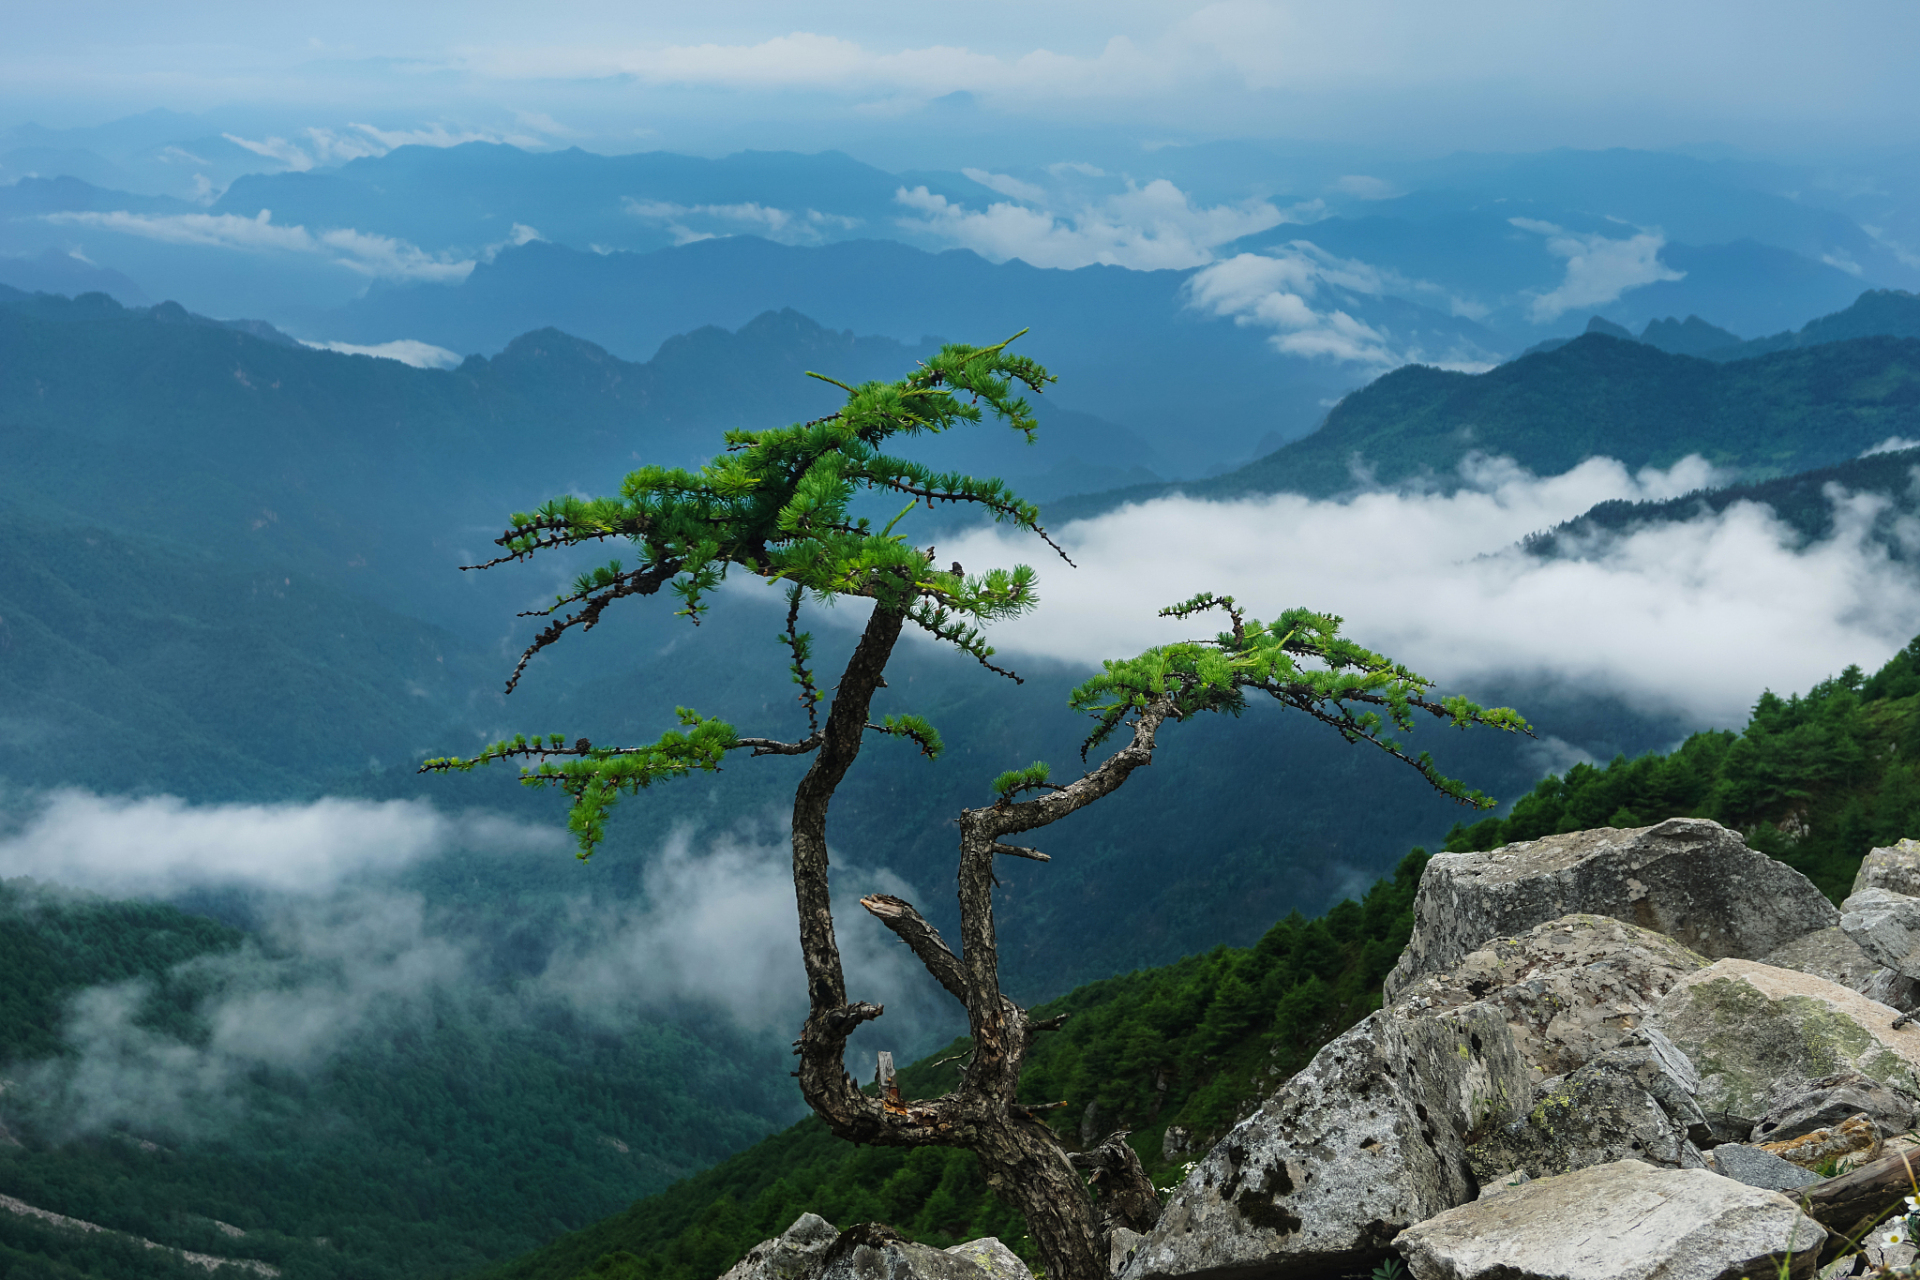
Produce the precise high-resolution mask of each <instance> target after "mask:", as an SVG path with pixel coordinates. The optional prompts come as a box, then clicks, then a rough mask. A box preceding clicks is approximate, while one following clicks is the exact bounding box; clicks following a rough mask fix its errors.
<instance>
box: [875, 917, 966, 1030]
mask: <svg viewBox="0 0 1920 1280" xmlns="http://www.w3.org/2000/svg"><path fill="white" fill-rule="evenodd" d="M860 905H861V906H863V907H865V908H866V909H867V910H868V911H869V912H870V913H871V914H872V915H873V917H874V919H876V920H878V921H879V922H880V923H881V924H883V925H885V926H887V928H889V929H891V930H892V931H893V934H894V936H895V937H897V938H899V939H900V941H902V942H904V943H906V944H907V946H908V948H909V949H910V950H912V952H913V954H914V955H916V956H918V957H920V963H921V964H924V965H925V966H927V972H928V973H931V974H932V975H933V976H934V980H935V981H937V982H938V983H939V984H940V985H941V986H943V987H945V988H946V989H947V990H948V991H950V992H951V993H952V994H953V998H954V999H956V1000H958V1001H959V1002H960V1003H961V1004H965V1003H966V1002H967V978H966V972H965V970H963V969H962V968H961V967H960V957H959V956H956V955H954V954H953V948H951V947H949V946H948V945H947V940H946V939H945V938H942V937H941V936H940V932H939V930H937V929H935V928H934V927H933V926H932V925H930V924H928V923H927V922H926V919H925V918H924V917H922V916H921V914H920V913H919V912H918V911H915V910H914V909H913V904H911V903H909V902H907V901H906V900H905V899H902V898H896V897H894V896H893V895H892V894H886V893H875V894H869V895H868V896H866V897H864V898H862V899H860Z"/></svg>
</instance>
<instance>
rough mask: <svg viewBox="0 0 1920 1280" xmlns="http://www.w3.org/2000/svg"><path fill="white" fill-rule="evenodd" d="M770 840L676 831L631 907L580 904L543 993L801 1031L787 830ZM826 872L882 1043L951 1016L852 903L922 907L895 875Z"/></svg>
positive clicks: (944, 997)
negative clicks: (897, 901) (879, 1021)
mask: <svg viewBox="0 0 1920 1280" xmlns="http://www.w3.org/2000/svg"><path fill="white" fill-rule="evenodd" d="M774 836H775V833H774V832H771V831H769V832H759V833H756V832H753V831H750V830H747V829H744V828H743V829H737V830H735V831H732V832H729V833H725V834H722V835H719V836H717V837H716V836H697V835H696V833H695V832H694V831H693V829H692V828H690V827H683V828H681V829H679V830H676V831H674V832H673V833H672V834H671V835H670V836H669V837H668V838H667V839H666V841H665V842H664V843H663V844H662V846H661V848H660V849H659V850H657V851H656V852H654V853H652V854H650V855H649V857H648V858H647V860H646V862H645V864H644V865H643V867H642V868H641V872H640V879H641V893H640V895H639V898H638V899H637V900H635V901H634V902H633V903H632V904H630V905H628V906H625V907H616V908H614V909H612V910H608V909H607V908H605V907H601V908H598V909H597V914H596V913H595V911H596V909H591V908H588V907H587V906H585V905H584V904H583V905H582V907H581V914H580V916H579V918H578V919H576V920H575V921H574V922H573V924H572V926H571V927H570V928H569V929H568V931H567V933H566V936H565V938H564V940H563V941H562V943H561V946H560V948H559V949H558V950H556V952H555V953H554V956H553V958H552V960H551V962H550V963H549V964H548V966H547V969H546V971H545V973H544V974H543V976H542V978H541V979H540V982H539V984H538V985H539V990H540V992H541V994H543V995H545V996H549V997H553V998H557V999H559V1000H562V1001H564V1002H566V1003H567V1004H569V1005H571V1006H573V1007H574V1008H576V1009H578V1010H580V1011H581V1012H584V1013H587V1014H589V1015H592V1016H594V1017H597V1018H601V1019H605V1020H607V1021H609V1022H611V1023H612V1024H614V1025H621V1024H622V1023H623V1022H624V1021H625V1020H627V1019H629V1018H630V1017H631V1016H632V1014H633V1013H634V1011H635V1010H647V1009H653V1010H657V1009H660V1008H663V1007H672V1006H675V1005H685V1004H693V1005H696V1006H704V1007H708V1008H714V1009H723V1010H725V1011H726V1012H727V1013H728V1014H729V1016H731V1017H732V1018H733V1019H734V1020H735V1021H737V1022H739V1023H740V1024H741V1025H742V1026H745V1027H749V1028H755V1029H767V1028H783V1027H787V1026H791V1025H796V1024H797V1023H798V1022H799V1021H800V1019H802V1018H804V1017H805V1016H806V1007H807V985H806V970H805V968H804V966H803V964H802V962H801V957H800V941H799V926H798V918H797V915H796V909H795V906H794V898H793V851H792V849H791V848H790V847H789V846H788V844H787V843H786V841H785V840H784V838H783V837H784V836H785V832H784V831H780V832H778V837H782V838H774ZM833 878H834V887H835V893H834V917H835V920H836V921H837V927H836V934H837V935H838V940H839V944H840V948H841V954H842V959H843V961H844V963H845V965H846V969H847V975H848V983H849V988H850V990H851V991H852V992H853V994H854V998H855V999H860V1000H870V1001H873V1002H874V1003H876V1004H883V1005H885V1006H886V1009H887V1015H886V1019H885V1025H886V1028H887V1034H888V1035H890V1036H896V1037H897V1036H903V1035H904V1036H908V1037H909V1038H911V1037H912V1036H914V1035H915V1034H916V1033H917V1032H918V1031H920V1030H921V1029H922V1028H923V1027H925V1026H926V1025H928V1020H929V1019H932V1020H935V1021H936V1022H937V1023H938V1024H940V1025H945V1024H948V1023H951V1022H953V1021H954V1019H955V1017H956V1015H957V1014H958V1013H959V1006H958V1005H957V1004H956V1003H955V1002H954V1001H953V998H952V997H951V996H949V995H948V994H947V993H946V992H945V991H943V990H941V989H940V988H938V987H937V986H935V985H934V982H933V979H932V978H931V977H929V976H928V975H927V972H926V970H925V969H924V968H922V966H921V965H920V962H919V961H918V960H916V959H914V958H913V955H912V953H911V952H909V951H908V950H907V949H906V947H905V946H904V945H902V944H901V943H900V941H899V940H898V939H897V938H895V937H894V936H893V935H892V934H891V933H889V932H887V930H886V929H885V928H884V927H883V926H882V925H881V924H880V923H879V922H878V921H877V920H874V919H872V918H871V917H870V916H868V914H867V913H866V911H865V910H863V909H862V908H861V907H860V906H859V903H858V899H859V898H860V897H861V896H862V895H863V894H868V893H890V894H894V895H896V896H898V897H902V898H905V899H907V900H908V901H910V902H914V903H916V904H917V905H920V906H922V907H926V906H927V905H928V904H927V902H926V900H925V899H924V898H922V897H921V896H920V895H919V894H917V893H916V891H915V890H914V888H913V886H911V885H909V884H908V883H907V882H906V881H904V880H902V879H901V878H900V877H899V876H897V875H895V874H894V873H893V872H891V871H888V870H886V869H885V868H865V867H860V866H857V865H853V864H849V863H848V862H846V861H845V860H844V859H843V858H842V857H840V856H839V855H838V854H836V856H835V858H834V868H833ZM909 1028H910V1029H909Z"/></svg>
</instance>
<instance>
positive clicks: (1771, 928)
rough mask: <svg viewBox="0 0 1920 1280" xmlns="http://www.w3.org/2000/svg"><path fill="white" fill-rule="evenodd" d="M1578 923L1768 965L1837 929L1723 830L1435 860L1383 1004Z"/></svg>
mask: <svg viewBox="0 0 1920 1280" xmlns="http://www.w3.org/2000/svg"><path fill="white" fill-rule="evenodd" d="M1574 913H1579V914H1584V915H1601V916H1611V917H1613V918H1614V919H1616V920H1624V921H1627V922H1628V923H1630V924H1636V925H1639V926H1640V927H1642V928H1645V929H1651V930H1653V931H1654V932H1656V933H1662V934H1665V935H1667V936H1668V937H1670V938H1673V939H1675V940H1676V941H1678V942H1680V943H1682V944H1684V945H1685V946H1687V947H1689V948H1691V949H1692V950H1694V951H1697V952H1699V953H1700V954H1701V955H1703V956H1706V957H1707V958H1709V959H1719V958H1721V957H1726V956H1737V957H1742V958H1752V957H1758V956H1764V955H1767V954H1770V953H1771V952H1773V951H1775V950H1777V949H1778V948H1780V947H1781V946H1783V945H1785V944H1786V943H1788V942H1791V941H1792V940H1794V939H1795V938H1798V937H1801V936H1803V935H1805V934H1809V933H1812V932H1814V931H1815V930H1818V929H1825V928H1829V927H1831V926H1832V925H1834V924H1836V923H1838V921H1839V913H1838V912H1836V911H1835V910H1834V908H1833V904H1832V903H1830V902H1828V901H1827V900H1826V898H1825V897H1824V896H1822V895H1821V893H1820V891H1819V890H1818V889H1816V888H1814V887H1813V884H1812V882H1811V881H1809V880H1808V879H1807V878H1806V877H1805V876H1803V875H1801V874H1800V873H1799V872H1797V871H1795V870H1793V868H1791V867H1789V866H1787V865H1786V864H1785V863H1781V862H1775V861H1774V860H1773V859H1772V858H1769V857H1767V856H1766V855H1765V854H1762V853H1757V852H1755V851H1754V850H1752V849H1749V848H1747V846H1746V842H1745V841H1743V840H1742V839H1741V838H1740V836H1739V834H1738V833H1736V832H1732V831H1729V830H1727V829H1726V828H1725V827H1722V826H1721V825H1720V824H1719V823H1717V822H1709V821H1707V820H1706V819H1704V818H1670V819H1668V820H1667V821H1665V822H1662V823H1659V824H1658V825H1656V826H1651V827H1638V828H1633V829H1630V830H1616V829H1614V828H1611V827H1606V828H1601V829H1599V830H1595V831H1575V832H1571V833H1569V834H1567V835H1557V836H1546V837H1543V838H1542V839H1539V840H1530V841H1525V842H1522V843H1519V844H1511V845H1507V846H1505V847H1503V848H1500V849H1495V850H1492V851H1491V852H1486V853H1452V854H1439V855H1437V856H1435V857H1434V858H1433V860H1432V861H1431V862H1429V863H1428V864H1427V869H1426V871H1425V872H1424V873H1423V874H1422V875H1421V877H1420V892H1419V896H1418V897H1417V898H1416V899H1415V903H1414V929H1413V938H1412V941H1411V942H1410V943H1409V944H1408V946H1407V949H1406V950H1405V951H1404V952H1403V953H1401V956H1400V962H1399V964H1398V965H1396V966H1395V968H1394V970H1393V972H1392V973H1391V974H1389V975H1388V977H1387V985H1386V990H1387V997H1388V999H1390V1000H1392V999H1397V998H1398V997H1399V996H1400V995H1401V994H1402V993H1403V992H1405V991H1406V990H1407V989H1408V988H1409V987H1410V986H1412V984H1413V983H1414V982H1415V981H1416V980H1417V979H1419V978H1421V977H1423V976H1424V975H1426V974H1429V973H1437V972H1441V971H1444V970H1448V969H1451V968H1453V967H1454V966H1456V965H1458V964H1459V963H1460V961H1461V960H1463V959H1464V958H1465V957H1466V956H1467V955H1468V954H1469V953H1470V952H1473V951H1475V950H1478V949H1479V948H1480V947H1481V946H1483V945H1484V944H1485V943H1486V942H1487V941H1488V940H1490V939H1493V938H1501V937H1510V936H1513V935H1515V934H1519V933H1523V932H1525V931H1527V930H1529V929H1531V928H1532V927H1533V926H1535V925H1537V924H1542V923H1544V922H1546V921H1549V920H1553V919H1557V918H1558V917H1560V916H1564V915H1569V914H1574Z"/></svg>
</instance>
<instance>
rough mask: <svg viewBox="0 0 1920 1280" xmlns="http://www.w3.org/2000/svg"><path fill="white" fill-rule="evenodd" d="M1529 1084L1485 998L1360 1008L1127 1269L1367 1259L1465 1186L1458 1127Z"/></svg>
mask: <svg viewBox="0 0 1920 1280" xmlns="http://www.w3.org/2000/svg"><path fill="white" fill-rule="evenodd" d="M1531 1091H1532V1087H1531V1081H1530V1078H1529V1073H1528V1070H1527V1066H1526V1064H1525V1063H1524V1062H1523V1061H1522V1060H1521V1058H1520V1055H1519V1053H1518V1052H1517V1051H1516V1050H1515V1049H1514V1046H1513V1040H1512V1037H1511V1035H1510V1034H1509V1033H1508V1030H1507V1025H1506V1022H1505V1020H1504V1019H1503V1018H1502V1017H1501V1016H1500V1015H1499V1013H1498V1012H1497V1011H1495V1010H1494V1009H1492V1008H1490V1007H1487V1006H1485V1005H1474V1006H1470V1007H1468V1008H1465V1009H1457V1010H1435V1011H1424V1012H1423V1011H1419V1010H1409V1009H1400V1008H1394V1009H1386V1010H1381V1011H1379V1012H1376V1013H1373V1014H1371V1015H1369V1016H1368V1017H1367V1018H1366V1019H1365V1020H1363V1021H1362V1022H1361V1023H1360V1024H1359V1025H1358V1026H1356V1027H1354V1028H1353V1029H1352V1030H1350V1031H1348V1032H1347V1033H1346V1034H1345V1035H1343V1036H1341V1037H1340V1038H1338V1039H1337V1040H1335V1041H1334V1042H1333V1043H1332V1044H1329V1045H1328V1046H1327V1047H1326V1048H1324V1049H1322V1050H1321V1051H1320V1052H1319V1054H1317V1055H1316V1056H1315V1057H1314V1059H1313V1061H1312V1062H1311V1063H1309V1064H1308V1065H1307V1067H1306V1069H1305V1070H1303V1071H1301V1072H1300V1073H1299V1074H1298V1075H1296V1076H1294V1077H1293V1079H1292V1080H1290V1081H1288V1082H1287V1083H1286V1084H1284V1085H1282V1086H1281V1087H1280V1089H1279V1090H1278V1091H1276V1092H1275V1093H1274V1095H1273V1096H1272V1097H1270V1098H1269V1099H1268V1100H1267V1101H1266V1103H1265V1104H1264V1105H1263V1106H1262V1107H1261V1108H1260V1110H1258V1111H1257V1112H1255V1113H1254V1114H1253V1115H1252V1116H1250V1117H1248V1118H1247V1119H1246V1120H1243V1121H1242V1122H1241V1123H1240V1124H1238V1125H1236V1126H1235V1127H1234V1129H1233V1130H1232V1131H1231V1132H1230V1133H1228V1134H1227V1136H1226V1137H1225V1138H1224V1139H1223V1140H1222V1141H1221V1142H1220V1143H1219V1144H1218V1145H1217V1146H1215V1147H1214V1149H1213V1150H1212V1151H1211V1152H1209V1153H1208V1154H1207V1156H1206V1157H1205V1158H1204V1159H1202V1160H1201V1161H1200V1163H1199V1164H1198V1166H1197V1167H1196V1168H1195V1169H1194V1171H1193V1172H1192V1173H1191V1174H1189V1175H1188V1177H1187V1178H1186V1180H1185V1181H1184V1182H1182V1183H1181V1185H1180V1186H1179V1187H1177V1188H1176V1189H1175V1190H1174V1192H1173V1195H1172V1197H1171V1198H1170V1200H1169V1201H1168V1203H1167V1206H1166V1209H1165V1211H1164V1212H1163V1213H1162V1215H1161V1217H1160V1222H1159V1224H1158V1225H1157V1226H1155V1228H1154V1229H1153V1230H1152V1231H1151V1232H1150V1233H1148V1235H1147V1238H1146V1239H1145V1240H1144V1241H1142V1242H1140V1243H1139V1245H1138V1246H1136V1248H1135V1250H1134V1256H1133V1261H1132V1262H1131V1263H1130V1264H1129V1265H1128V1267H1127V1269H1126V1273H1125V1280H1156V1278H1158V1277H1173V1276H1181V1277H1205V1276H1216V1275H1230V1274H1234V1273H1245V1272H1250V1271H1257V1272H1259V1273H1260V1274H1261V1275H1262V1276H1267V1277H1272V1278H1273V1280H1282V1278H1283V1277H1287V1276H1292V1275H1317V1274H1321V1273H1323V1272H1326V1271H1328V1269H1329V1268H1335V1269H1337V1268H1340V1267H1348V1266H1365V1265H1370V1264H1371V1263H1372V1262H1374V1261H1377V1260H1378V1259H1380V1258H1381V1257H1384V1256H1385V1254H1386V1251H1387V1243H1388V1241H1390V1240H1391V1239H1392V1238H1393V1236H1394V1235H1395V1234H1396V1233H1397V1232H1399V1231H1400V1230H1401V1229H1402V1228H1404V1227H1406V1226H1408V1225H1410V1224H1412V1223H1415V1222H1418V1221H1420V1220H1421V1219H1423V1218H1428V1217H1431V1216H1432V1215H1434V1214H1435V1213H1438V1212H1440V1211H1441V1210H1443V1209H1446V1208H1448V1207H1450V1206H1452V1205H1455V1204H1459V1203H1461V1202H1462V1201H1464V1200H1467V1199H1468V1198H1470V1197H1471V1196H1472V1194H1473V1192H1474V1185H1473V1177H1472V1175H1471V1173H1470V1172H1469V1171H1468V1168H1467V1161H1466V1144H1467V1142H1468V1141H1470V1140H1473V1139H1475V1138H1477V1137H1478V1136H1479V1135H1480V1134H1481V1133H1483V1132H1486V1131H1489V1130H1491V1129H1493V1128H1495V1127H1497V1126H1499V1125H1500V1124H1503V1123H1505V1122H1506V1121H1507V1120H1508V1119H1510V1118H1511V1117H1512V1116H1513V1115H1514V1114H1516V1113H1517V1110H1518V1108H1519V1107H1520V1106H1522V1105H1524V1103H1525V1101H1526V1099H1527V1097H1528V1095H1529V1094H1530V1093H1531Z"/></svg>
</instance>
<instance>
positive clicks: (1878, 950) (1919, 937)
mask: <svg viewBox="0 0 1920 1280" xmlns="http://www.w3.org/2000/svg"><path fill="white" fill-rule="evenodd" d="M1840 928H1841V929H1842V930H1843V931H1844V932H1845V933H1846V935H1847V937H1849V938H1851V939H1853V941H1854V942H1855V943H1857V944H1858V945H1859V947H1860V949H1861V950H1862V951H1864V952H1866V953H1867V955H1868V956H1869V957H1870V958H1871V959H1872V960H1873V962H1874V963H1875V964H1879V965H1883V966H1885V967H1886V968H1888V969H1891V970H1893V971H1894V972H1895V973H1898V974H1900V975H1902V976H1903V977H1908V978H1920V898H1909V897H1908V896H1906V895H1905V894H1903V893H1894V892H1893V891H1892V890H1889V889H1861V890H1859V891H1857V892H1856V893H1854V894H1853V896H1852V897H1850V898H1848V899H1847V900H1846V901H1845V902H1843V903H1841V904H1840Z"/></svg>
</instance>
